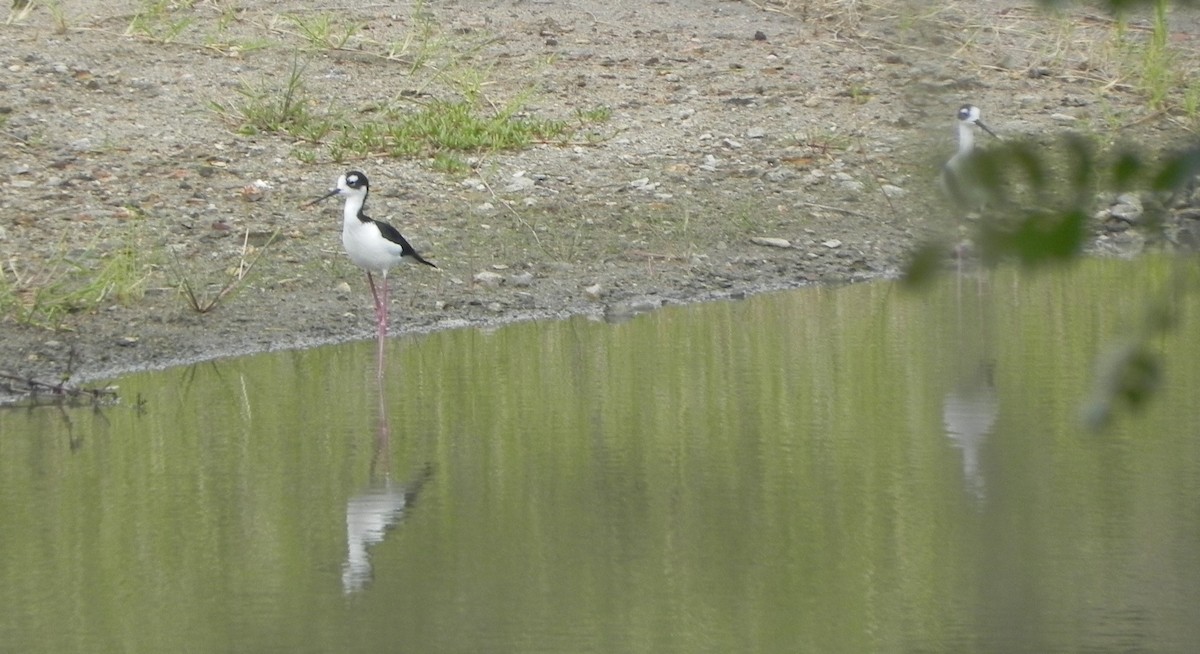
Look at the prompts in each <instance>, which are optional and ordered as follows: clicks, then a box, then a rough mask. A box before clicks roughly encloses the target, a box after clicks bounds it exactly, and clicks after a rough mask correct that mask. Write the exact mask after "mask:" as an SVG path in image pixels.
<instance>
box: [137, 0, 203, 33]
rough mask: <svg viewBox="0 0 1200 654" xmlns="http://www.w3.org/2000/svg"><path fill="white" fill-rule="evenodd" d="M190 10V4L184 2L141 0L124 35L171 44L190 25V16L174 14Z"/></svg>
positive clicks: (182, 0)
mask: <svg viewBox="0 0 1200 654" xmlns="http://www.w3.org/2000/svg"><path fill="white" fill-rule="evenodd" d="M191 8H192V3H191V2H189V1H186V0H180V1H174V0H143V1H142V3H141V5H140V6H139V7H138V10H137V12H136V13H135V14H134V15H133V19H132V20H130V21H129V26H128V27H126V28H125V35H126V36H140V37H143V38H146V39H149V40H151V41H156V42H159V43H171V42H172V41H175V40H176V39H178V38H179V35H181V34H183V32H184V30H186V29H187V28H188V27H189V26H190V25H191V24H192V17H191V16H176V15H175V14H176V12H179V11H188V10H191Z"/></svg>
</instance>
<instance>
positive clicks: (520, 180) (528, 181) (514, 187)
mask: <svg viewBox="0 0 1200 654" xmlns="http://www.w3.org/2000/svg"><path fill="white" fill-rule="evenodd" d="M536 184H537V181H536V180H534V179H533V178H532V177H529V176H527V175H526V174H525V173H524V172H520V173H517V174H516V175H513V178H512V181H511V182H509V183H508V186H505V187H504V190H505V191H508V192H509V193H516V192H520V191H528V190H529V189H531V188H533V187H534V186H535V185H536Z"/></svg>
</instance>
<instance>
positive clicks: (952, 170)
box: [941, 104, 1000, 208]
mask: <svg viewBox="0 0 1200 654" xmlns="http://www.w3.org/2000/svg"><path fill="white" fill-rule="evenodd" d="M976 126H978V127H979V128H980V129H982V130H983V131H985V132H987V133H988V134H991V135H992V136H993V137H995V138H1000V137H999V136H996V133H995V132H993V131H992V130H991V129H990V128H989V127H988V126H987V125H984V124H983V121H982V120H980V119H979V107H976V106H975V105H970V104H964V105H963V106H961V107H959V108H958V151H957V152H955V153H954V156H953V157H950V160H949V161H947V162H946V165H945V166H942V176H941V183H942V189H943V190H945V191H946V194H947V195H949V196H950V197H951V198H952V199H953V200H954V201H955V202H957V203H958V204H959V205H960V206H963V207H968V206H970V205H971V204H979V203H978V202H974V200H976V199H978V198H976V197H975V196H977V195H978V193H977V192H972V188H973V185H972V184H971V181H970V180H969V179H967V178H966V176H965V173H966V170H965V169H966V165H967V160H968V159H970V157H971V154H972V153H974V152H975V127H976ZM975 208H978V207H975Z"/></svg>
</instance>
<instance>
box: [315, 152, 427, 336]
mask: <svg viewBox="0 0 1200 654" xmlns="http://www.w3.org/2000/svg"><path fill="white" fill-rule="evenodd" d="M370 192H371V184H370V182H369V181H367V176H366V175H364V174H362V173H361V172H359V171H357V170H352V171H350V172H348V173H346V174H344V175H342V176H340V177H338V179H337V184H336V185H335V186H334V188H333V189H331V190H330V191H329V192H328V193H326V194H325V195H322V196H321V197H319V198H317V199H315V200H313V201H312V202H309V203H308V206H311V205H313V204H316V203H318V202H320V201H321V200H324V199H325V198H328V197H332V196H334V195H338V196H341V197H344V198H346V204H345V207H344V208H343V210H342V245H343V246H345V248H346V254H347V255H349V256H350V261H353V262H354V265H356V266H358V267H359V268H362V269H364V270H366V271H367V283H368V284H370V286H371V296H372V297H374V298H375V319H376V321H377V327H378V331H379V338H380V340H381V341H382V339H383V338H384V337H386V336H387V325H388V282H387V276H388V271H389V270H391V269H392V268H394V267H396V266H397V265H399V264H402V263H410V262H416V263H420V264H424V265H426V266H429V267H430V268H437V266H435V265H434V264H432V263H430V262H429V261H428V260H426V259H425V258H424V257H422V256H421V255H420V254H419V253H418V252H417V251H416V250H415V249H413V246H412V245H410V244H409V243H408V241H407V240H405V238H404V236H402V235H401V234H400V231H399V230H397V229H396V228H395V227H393V226H391V225H389V224H388V223H385V222H382V221H379V220H375V219H374V218H371V217H370V216H368V215H367V214H366V204H367V196H368V195H369V194H370ZM373 273H379V276H380V277H381V285H382V289H376V286H375V278H374V276H373Z"/></svg>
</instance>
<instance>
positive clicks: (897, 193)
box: [880, 184, 908, 198]
mask: <svg viewBox="0 0 1200 654" xmlns="http://www.w3.org/2000/svg"><path fill="white" fill-rule="evenodd" d="M880 189H881V190H882V191H883V194H884V195H886V196H887V197H889V198H898V197H902V196H903V195H904V194H905V193H907V192H908V191H905V190H904V189H902V188H900V187H899V186H893V185H891V184H884V185H883V186H881V187H880Z"/></svg>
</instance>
